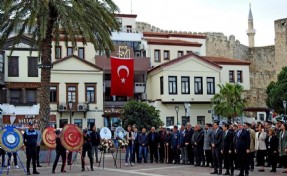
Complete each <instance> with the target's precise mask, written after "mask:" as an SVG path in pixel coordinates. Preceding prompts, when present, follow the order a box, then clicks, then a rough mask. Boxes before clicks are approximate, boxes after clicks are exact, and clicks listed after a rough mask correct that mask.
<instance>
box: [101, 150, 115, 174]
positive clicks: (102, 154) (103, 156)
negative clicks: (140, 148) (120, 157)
mask: <svg viewBox="0 0 287 176" xmlns="http://www.w3.org/2000/svg"><path fill="white" fill-rule="evenodd" d="M106 149H107V148H106V147H104V148H103V150H102V151H101V155H100V162H99V165H98V167H101V162H102V161H103V169H105V151H106ZM111 154H112V157H113V160H114V166H115V167H116V168H117V167H118V166H117V158H115V157H114V154H113V153H111ZM116 157H117V154H116ZM102 159H103V160H102Z"/></svg>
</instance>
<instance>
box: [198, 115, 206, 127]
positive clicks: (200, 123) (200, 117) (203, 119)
mask: <svg viewBox="0 0 287 176" xmlns="http://www.w3.org/2000/svg"><path fill="white" fill-rule="evenodd" d="M197 124H199V125H205V116H197Z"/></svg>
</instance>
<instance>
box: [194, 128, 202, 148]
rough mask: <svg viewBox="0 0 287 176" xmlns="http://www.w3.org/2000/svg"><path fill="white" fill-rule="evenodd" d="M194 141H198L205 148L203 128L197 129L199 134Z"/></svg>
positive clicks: (198, 144)
mask: <svg viewBox="0 0 287 176" xmlns="http://www.w3.org/2000/svg"><path fill="white" fill-rule="evenodd" d="M194 142H196V144H197V146H200V147H202V148H203V142H204V132H203V130H202V129H201V130H199V131H197V136H196V138H195V139H194Z"/></svg>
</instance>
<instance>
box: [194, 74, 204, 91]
mask: <svg viewBox="0 0 287 176" xmlns="http://www.w3.org/2000/svg"><path fill="white" fill-rule="evenodd" d="M202 93H203V91H202V77H194V94H202Z"/></svg>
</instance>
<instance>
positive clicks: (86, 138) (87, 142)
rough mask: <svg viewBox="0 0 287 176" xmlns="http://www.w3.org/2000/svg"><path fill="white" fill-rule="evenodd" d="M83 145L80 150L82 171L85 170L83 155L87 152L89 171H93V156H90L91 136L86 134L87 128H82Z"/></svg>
mask: <svg viewBox="0 0 287 176" xmlns="http://www.w3.org/2000/svg"><path fill="white" fill-rule="evenodd" d="M83 132H84V145H83V151H82V159H81V161H82V171H85V156H86V153H88V157H89V158H90V165H91V171H94V168H93V156H92V143H91V136H90V135H89V134H88V130H86V129H84V131H83Z"/></svg>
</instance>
